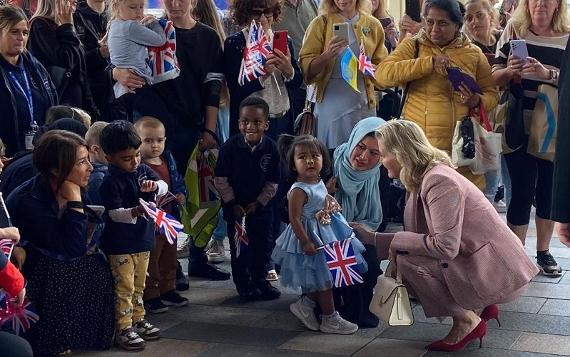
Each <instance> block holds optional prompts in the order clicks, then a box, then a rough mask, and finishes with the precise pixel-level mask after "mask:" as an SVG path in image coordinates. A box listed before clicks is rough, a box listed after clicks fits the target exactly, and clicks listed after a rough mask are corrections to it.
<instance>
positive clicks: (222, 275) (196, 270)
mask: <svg viewBox="0 0 570 357" xmlns="http://www.w3.org/2000/svg"><path fill="white" fill-rule="evenodd" d="M188 276H194V277H198V278H206V279H210V280H229V278H230V273H228V272H227V271H225V270H224V269H221V268H218V267H217V266H214V265H211V264H208V263H203V262H196V263H190V264H188Z"/></svg>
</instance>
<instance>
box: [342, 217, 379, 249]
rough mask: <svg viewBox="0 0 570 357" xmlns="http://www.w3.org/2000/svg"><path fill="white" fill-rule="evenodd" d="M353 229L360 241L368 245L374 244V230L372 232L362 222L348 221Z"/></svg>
mask: <svg viewBox="0 0 570 357" xmlns="http://www.w3.org/2000/svg"><path fill="white" fill-rule="evenodd" d="M348 225H349V226H350V227H352V230H354V234H356V238H358V239H359V240H360V241H361V242H362V243H364V244H369V245H376V239H375V237H374V232H372V231H371V230H370V229H368V227H366V226H365V225H364V224H362V223H357V222H350V223H349V224H348Z"/></svg>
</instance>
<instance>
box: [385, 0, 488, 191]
mask: <svg viewBox="0 0 570 357" xmlns="http://www.w3.org/2000/svg"><path fill="white" fill-rule="evenodd" d="M423 17H424V20H425V21H424V23H425V26H424V28H423V29H422V30H420V32H419V33H418V34H417V35H416V36H414V37H413V38H409V39H406V40H404V41H403V42H402V43H401V44H400V45H398V47H397V48H396V50H395V51H394V52H392V53H391V54H390V55H389V56H388V57H387V58H386V59H385V60H384V61H382V62H381V63H380V65H379V66H378V68H377V70H376V79H377V80H378V82H379V83H380V85H381V86H382V87H386V88H388V87H394V86H403V85H405V84H406V83H409V87H408V94H407V97H406V99H405V103H404V106H403V110H402V117H403V118H405V119H408V120H411V121H413V122H415V123H417V124H419V125H420V127H421V128H422V129H423V130H424V132H425V133H426V136H427V137H428V139H429V141H430V143H431V144H432V145H434V146H435V147H437V148H438V149H441V150H445V151H447V152H448V153H449V152H450V151H451V142H452V138H453V132H454V130H455V126H456V123H457V121H460V120H461V119H462V118H463V117H464V116H466V115H468V114H469V111H470V110H471V109H474V108H478V107H479V104H480V103H482V104H483V107H485V109H486V110H487V111H489V110H491V109H492V108H494V107H495V106H496V105H497V100H498V94H497V88H496V85H495V83H494V81H493V78H492V77H491V67H490V66H489V63H488V62H487V59H486V58H485V55H483V53H482V52H481V50H480V49H479V48H478V47H477V46H476V45H474V44H472V43H471V41H470V40H469V39H468V38H467V37H466V36H465V35H464V34H463V33H461V31H460V29H461V26H462V25H463V16H462V15H461V11H460V10H459V5H458V3H457V1H455V0H427V1H426V2H425V4H424V8H423ZM448 67H459V68H461V69H462V70H463V72H464V73H466V74H468V75H469V76H471V77H473V78H474V79H475V80H476V82H477V84H478V85H479V87H480V88H481V91H482V94H477V93H472V92H471V91H469V89H468V88H467V87H465V86H461V88H460V90H459V91H454V90H453V87H452V85H451V82H450V81H448V79H447V68H448ZM459 172H461V173H462V174H463V175H464V176H466V177H467V178H469V179H470V180H471V181H472V182H474V183H475V184H476V185H477V186H478V187H479V188H484V185H485V180H484V177H483V176H476V175H473V174H472V173H471V172H470V171H469V169H468V168H459Z"/></svg>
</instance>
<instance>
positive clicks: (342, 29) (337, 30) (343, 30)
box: [333, 22, 349, 43]
mask: <svg viewBox="0 0 570 357" xmlns="http://www.w3.org/2000/svg"><path fill="white" fill-rule="evenodd" d="M333 35H335V36H338V37H340V38H342V39H343V40H345V41H346V42H347V43H349V41H348V22H343V23H340V24H333Z"/></svg>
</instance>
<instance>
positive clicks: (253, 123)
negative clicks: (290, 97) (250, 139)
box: [238, 119, 265, 128]
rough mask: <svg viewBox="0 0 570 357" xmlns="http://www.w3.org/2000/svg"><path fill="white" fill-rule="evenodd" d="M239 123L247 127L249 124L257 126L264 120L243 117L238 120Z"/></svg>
mask: <svg viewBox="0 0 570 357" xmlns="http://www.w3.org/2000/svg"><path fill="white" fill-rule="evenodd" d="M238 123H239V125H241V126H243V127H245V128H247V127H248V126H249V124H251V125H253V126H254V127H255V128H259V127H260V126H262V125H263V124H264V123H265V122H264V121H261V120H252V121H249V120H245V119H240V120H238Z"/></svg>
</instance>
